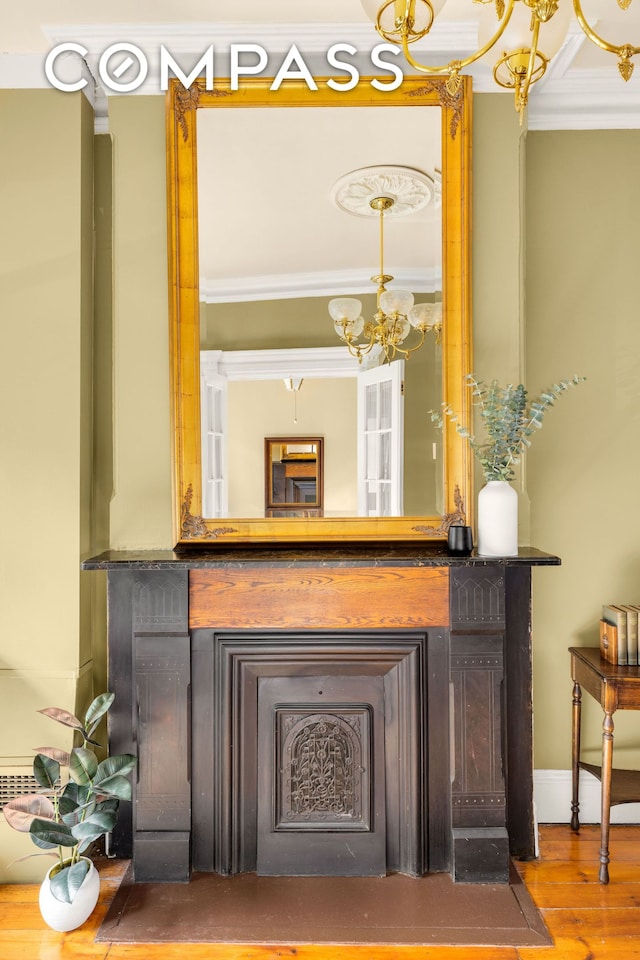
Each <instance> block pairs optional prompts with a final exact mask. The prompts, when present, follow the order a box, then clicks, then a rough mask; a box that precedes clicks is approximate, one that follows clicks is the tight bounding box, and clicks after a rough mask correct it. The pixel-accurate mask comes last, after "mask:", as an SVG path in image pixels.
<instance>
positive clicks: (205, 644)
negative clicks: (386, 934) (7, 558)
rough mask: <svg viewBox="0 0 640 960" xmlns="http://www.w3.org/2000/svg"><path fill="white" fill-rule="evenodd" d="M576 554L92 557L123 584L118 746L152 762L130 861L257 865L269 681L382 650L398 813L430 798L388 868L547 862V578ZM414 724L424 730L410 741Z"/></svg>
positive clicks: (122, 847) (92, 564) (134, 823)
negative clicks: (541, 758) (534, 631)
mask: <svg viewBox="0 0 640 960" xmlns="http://www.w3.org/2000/svg"><path fill="white" fill-rule="evenodd" d="M559 563H560V560H559V559H558V558H557V557H554V556H551V555H549V554H545V553H543V552H541V551H539V550H535V549H533V548H521V549H520V552H519V554H518V556H516V557H508V558H487V557H475V556H471V557H451V556H448V554H447V553H446V549H444V548H443V547H440V546H439V545H428V546H425V547H420V548H418V547H401V546H391V547H390V546H384V545H382V546H379V547H376V546H372V545H367V546H362V547H357V546H347V547H344V548H342V547H334V546H330V547H314V548H310V549H307V550H304V549H300V548H297V547H296V548H295V549H288V548H277V549H276V548H274V549H267V548H264V547H261V548H256V549H248V548H245V549H242V550H228V549H219V550H218V549H213V548H212V549H211V550H206V551H200V550H198V551H197V552H196V551H193V552H181V553H177V552H173V551H148V552H145V551H142V552H128V551H127V552H125V551H123V552H115V551H113V552H106V553H104V554H101V555H99V556H97V557H93V558H91V559H89V560H86V561H85V562H84V563H83V564H82V566H83V569H84V570H94V571H97V570H105V571H106V572H107V577H108V644H109V688H110V689H111V690H112V691H113V692H114V693H115V694H116V700H115V703H114V707H113V708H112V711H111V713H110V728H109V738H110V749H111V751H112V752H114V753H121V752H130V753H134V754H136V755H137V756H138V758H139V771H138V779H137V784H136V788H135V796H134V800H133V803H132V804H131V805H130V806H129V805H126V808H125V809H123V810H122V813H121V816H120V819H119V822H118V827H117V829H116V832H115V833H114V836H113V844H112V846H113V850H114V852H115V853H116V855H119V856H124V857H132V858H133V861H134V871H135V877H136V880H138V881H153V880H186V879H188V878H189V876H190V873H191V871H192V870H214V871H218V872H221V873H233V872H242V871H244V870H253V869H255V863H256V830H257V826H256V825H257V824H258V822H259V821H260V819H261V818H262V820H265V816H264V815H262V814H260V815H257V814H256V809H255V808H256V803H255V802H254V799H255V796H256V795H257V793H258V790H259V787H258V775H257V774H256V773H255V772H253V773H252V772H251V763H256V760H255V755H256V749H255V742H258V739H259V738H258V729H260V728H259V726H256V729H255V730H253V729H252V724H253V725H257V724H258V716H259V710H258V706H257V697H258V695H257V690H258V688H259V685H260V684H261V683H262V685H263V688H269V685H271V686H273V683H274V681H273V679H271V678H273V677H278V676H285V677H286V676H289V675H290V674H292V673H294V672H295V670H294V666H292V665H295V664H298V663H302V664H303V666H302V668H301V672H300V676H301V677H307V678H308V677H309V676H316V675H317V676H319V675H320V674H322V675H323V676H324V674H331V675H332V676H340V674H341V671H342V669H343V667H342V665H343V664H345V665H346V666H345V673H350V672H351V673H353V672H354V669H355V668H353V667H350V666H348V665H349V664H351V663H352V662H361V661H364V660H366V663H367V665H366V667H365V668H363V669H362V670H361V671H360V672H363V673H366V674H371V675H378V674H379V675H380V677H381V678H382V679H381V680H380V681H379V685H382V686H383V687H384V689H385V691H386V692H385V693H384V694H383V695H382V700H384V697H385V696H388V697H390V703H391V708H390V712H391V713H393V714H394V724H396V726H394V728H393V738H392V739H391V740H390V745H388V746H387V748H386V752H385V751H382V753H381V756H382V755H384V756H385V757H386V759H385V760H384V761H383V765H385V767H386V770H387V773H386V783H387V787H386V788H385V792H387V793H388V796H387V811H391V812H390V813H387V814H386V816H388V817H392V816H393V812H394V810H395V811H397V810H399V809H403V808H404V807H405V806H409V804H405V799H406V798H408V797H412V798H413V808H412V809H413V812H412V813H411V815H410V817H409V821H407V822H406V823H404V822H403V823H402V824H401V825H400V827H398V824H397V823H394V825H393V826H392V828H391V836H392V839H390V840H388V841H387V856H388V859H387V863H388V864H389V865H390V866H389V869H390V870H396V869H399V870H401V872H408V873H412V874H420V873H424V872H442V871H451V873H452V875H453V877H454V878H455V879H456V880H460V881H471V882H507V880H508V872H509V857H510V856H513V857H516V858H519V859H530V858H532V857H533V856H534V855H535V837H534V816H533V747H532V695H531V570H532V567H534V566H541V565H545V566H547V565H557V564H559ZM289 651H293V653H289ZM265 663H266V664H267V666H264V664H265ZM389 664H390V665H389ZM320 665H321V666H320ZM394 671H395V672H394ZM356 672H357V671H356ZM401 674H402V675H403V676H404V675H406V676H407V677H409V680H408V682H409V687H408V688H407V689H410V690H411V691H414V688H415V697H413V693H412V697H413V699H411V698H408V697H405V694H404V693H403V692H402V691H403V688H402V687H401V686H400V685H399V681H398V676H400V675H401ZM236 677H239V678H240V679H239V680H238V681H237V682H238V683H239V684H240V686H239V687H238V691H237V693H235V692H234V687H233V684H232V680H233V678H236ZM325 679H326V678H325ZM235 682H236V680H233V683H235ZM358 682H359V681H358ZM358 682H357V683H358ZM403 682H406V681H403ZM305 683H307V681H305V680H304V679H303V680H300V679H298V680H295V684H297V689H306V687H305ZM357 683H356V689H359V688H358V686H357ZM243 684H244V686H243ZM295 684H294V688H293V689H296V687H295ZM307 685H308V684H307ZM385 685H386V686H385ZM312 686H313V684H312ZM274 689H276V690H277V692H278V697H280V690H281V681H280V680H278V681H277V683H276V687H275V688H274ZM278 697H276V699H278ZM252 698H253V699H254V700H255V701H256V702H255V703H253V701H252ZM360 699H361V698H360ZM405 700H407V701H408V700H411V705H410V706H407V705H406V703H405ZM247 702H248V706H247ZM241 708H242V711H244V712H241ZM398 708H401V709H398ZM309 709H311V708H309ZM260 710H261V711H262V713H264V715H265V716H268V715H269V710H268V709H267V710H266V713H265V711H264V710H263V708H260ZM403 710H404V714H402V711H403ZM294 713H295V711H294ZM396 713H400V714H402V716H403V717H404V719H402V717H401V719H400V721H398V722H397V723H396V720H395V714H396ZM260 715H262V714H260ZM398 724H399V727H403V725H404V726H410V724H413V727H412V729H411V730H409V732H408V733H407V734H406V736H407V738H408V739H407V741H406V744H405V745H404V746H403V747H402V748H401V749H399V750H397V743H398V740H397V735H398V734H397V725H398ZM247 726H248V727H249V735H248V740H247V743H248V744H253V746H252V747H251V749H249V747H247V749H246V751H245V750H244V748H243V747H242V746H241V745H240V732H241V731H242V730H244V729H245V728H246V727H247ZM345 729H346V728H345ZM260 736H261V737H262V736H263V735H262V734H260ZM394 738H395V739H394ZM270 742H271V741H269V740H268V738H267V739H266V740H264V743H270ZM394 750H397V758H395V754H394ZM258 752H259V751H258ZM245 753H246V758H245V757H244V754H245ZM405 753H406V754H407V755H408V754H411V755H412V756H413V757H414V760H415V765H414V768H412V769H409V768H408V767H407V769H406V770H405V767H406V759H405ZM247 758H248V759H247ZM252 758H253V759H252ZM396 759H397V775H396V767H395V766H394V763H395V760H396ZM379 765H380V764H379ZM260 776H261V777H263V774H260ZM396 780H397V781H398V782H397V783H396ZM382 782H383V783H384V782H385V781H384V779H383V781H382ZM389 784H391V787H390V786H389ZM416 798H417V799H416ZM382 807H384V805H382ZM266 821H267V822H268V821H269V815H267V816H266ZM285 829H286V825H285ZM397 836H402V837H403V838H404V839H403V840H401V841H396V840H394V839H393V837H397ZM313 842H315V840H314V841H313Z"/></svg>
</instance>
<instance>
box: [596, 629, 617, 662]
mask: <svg viewBox="0 0 640 960" xmlns="http://www.w3.org/2000/svg"><path fill="white" fill-rule="evenodd" d="M600 656H601V657H602V658H603V660H606V661H607V662H608V663H615V664H617V663H618V628H617V627H616V626H615V625H614V624H613V623H608V622H607V621H606V620H601V621H600Z"/></svg>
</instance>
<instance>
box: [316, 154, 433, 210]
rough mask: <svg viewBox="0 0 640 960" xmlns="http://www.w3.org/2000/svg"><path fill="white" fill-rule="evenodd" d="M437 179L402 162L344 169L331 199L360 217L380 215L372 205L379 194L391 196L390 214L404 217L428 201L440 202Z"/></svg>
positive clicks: (424, 205) (334, 187)
mask: <svg viewBox="0 0 640 960" xmlns="http://www.w3.org/2000/svg"><path fill="white" fill-rule="evenodd" d="M438 186H439V185H438V183H437V182H436V180H434V178H433V177H430V176H429V175H428V174H427V173H424V172H423V171H422V170H416V169H415V168H414V167H403V166H392V165H385V166H373V167H360V169H359V170H352V171H351V172H350V173H345V175H344V176H343V177H340V179H339V180H337V181H336V182H335V184H334V185H333V188H332V190H331V199H332V201H333V202H334V203H335V204H336V206H337V207H339V208H340V209H341V210H344V211H345V212H346V213H352V214H354V215H355V216H357V217H372V216H377V215H378V211H377V209H375V208H374V207H372V205H371V201H372V200H374V199H375V198H376V197H389V198H390V199H391V200H392V201H393V205H392V206H391V207H390V208H389V210H388V211H387V217H388V218H389V217H392V218H393V217H403V216H406V215H407V214H410V213H415V212H416V211H417V210H421V209H422V208H423V207H426V206H427V205H428V204H429V203H432V202H433V203H434V205H437V203H438V201H439V196H440V191H439V189H438Z"/></svg>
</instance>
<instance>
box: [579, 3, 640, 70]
mask: <svg viewBox="0 0 640 960" xmlns="http://www.w3.org/2000/svg"><path fill="white" fill-rule="evenodd" d="M573 10H574V13H575V15H576V19H577V21H578V23H579V24H580V27H581V28H582V31H583V32H584V33H585V34H586V35H587V37H588V38H589V40H591V42H592V43H595V44H596V46H598V47H600V48H601V49H602V50H606V52H607V53H615V54H616V56H617V57H619V58H620V62H619V63H618V69H619V71H620V73H621V75H622V78H623V79H624V80H628V79H629V77H630V76H631V74H632V72H633V64H632V63H630V62H629V61H630V59H631V57H633V56H635V54H637V53H640V47H634V46H632V45H631V44H628V43H621V44H619V45H616V44H615V43H609V42H608V40H603V38H602V37H599V36H598V34H597V33H596V32H595V30H594V29H593V28H592V27H591V26H589V24H588V23H587V19H586V17H585V15H584V13H583V11H582V4H581V3H580V0H573Z"/></svg>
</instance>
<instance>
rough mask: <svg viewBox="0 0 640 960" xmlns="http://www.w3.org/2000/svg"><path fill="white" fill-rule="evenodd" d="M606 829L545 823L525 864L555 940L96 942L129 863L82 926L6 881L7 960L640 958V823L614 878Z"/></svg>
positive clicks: (615, 835)
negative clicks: (536, 850) (64, 922)
mask: <svg viewBox="0 0 640 960" xmlns="http://www.w3.org/2000/svg"><path fill="white" fill-rule="evenodd" d="M598 849H599V828H598V827H595V826H585V827H582V828H581V832H580V835H579V836H576V835H574V834H572V833H571V831H570V829H569V827H568V826H565V825H558V824H555V825H553V826H543V827H541V828H540V859H539V860H537V861H535V862H532V863H526V864H520V865H519V869H520V872H521V874H522V876H523V878H524V880H525V883H526V885H527V888H528V889H529V892H530V893H531V896H532V897H533V899H534V900H535V902H536V904H537V906H538V907H539V908H540V910H541V911H542V914H543V916H544V919H545V921H546V923H547V926H548V927H549V930H550V932H551V934H552V936H553V938H554V941H555V943H554V946H553V947H527V948H519V949H518V948H514V947H403V948H398V947H384V948H376V947H369V946H368V947H349V948H346V947H336V946H291V947H282V946H278V947H255V946H249V947H247V946H242V945H225V944H189V943H180V944H164V945H158V944H154V945H148V944H147V945H145V944H136V945H126V944H115V943H114V944H111V943H94V937H95V934H96V931H97V929H98V928H99V926H100V924H101V922H102V919H103V917H104V915H105V913H106V911H107V908H108V905H109V903H110V902H111V899H112V897H113V896H114V894H115V891H116V890H117V887H118V884H119V882H120V877H121V875H122V872H123V865H122V864H121V863H118V862H110V863H107V865H106V866H105V868H104V869H103V870H102V871H101V877H102V885H101V897H100V903H99V905H98V907H97V908H96V910H95V912H94V914H93V916H92V917H91V919H90V920H89V921H88V922H87V923H86V924H85V925H84V926H83V927H81V928H80V929H79V930H74V931H73V932H72V933H66V934H62V933H55V932H54V931H53V930H49V929H48V928H47V927H45V926H44V924H43V922H42V920H41V918H40V913H39V910H38V887H37V886H36V885H17V884H16V885H8V884H7V885H4V886H0V958H1V960H287V958H295V960H636V958H637V960H640V911H639V910H638V907H640V826H638V827H636V826H615V827H612V828H611V867H610V876H611V883H610V884H609V885H608V886H602V885H601V884H599V883H598V880H597V877H598Z"/></svg>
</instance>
